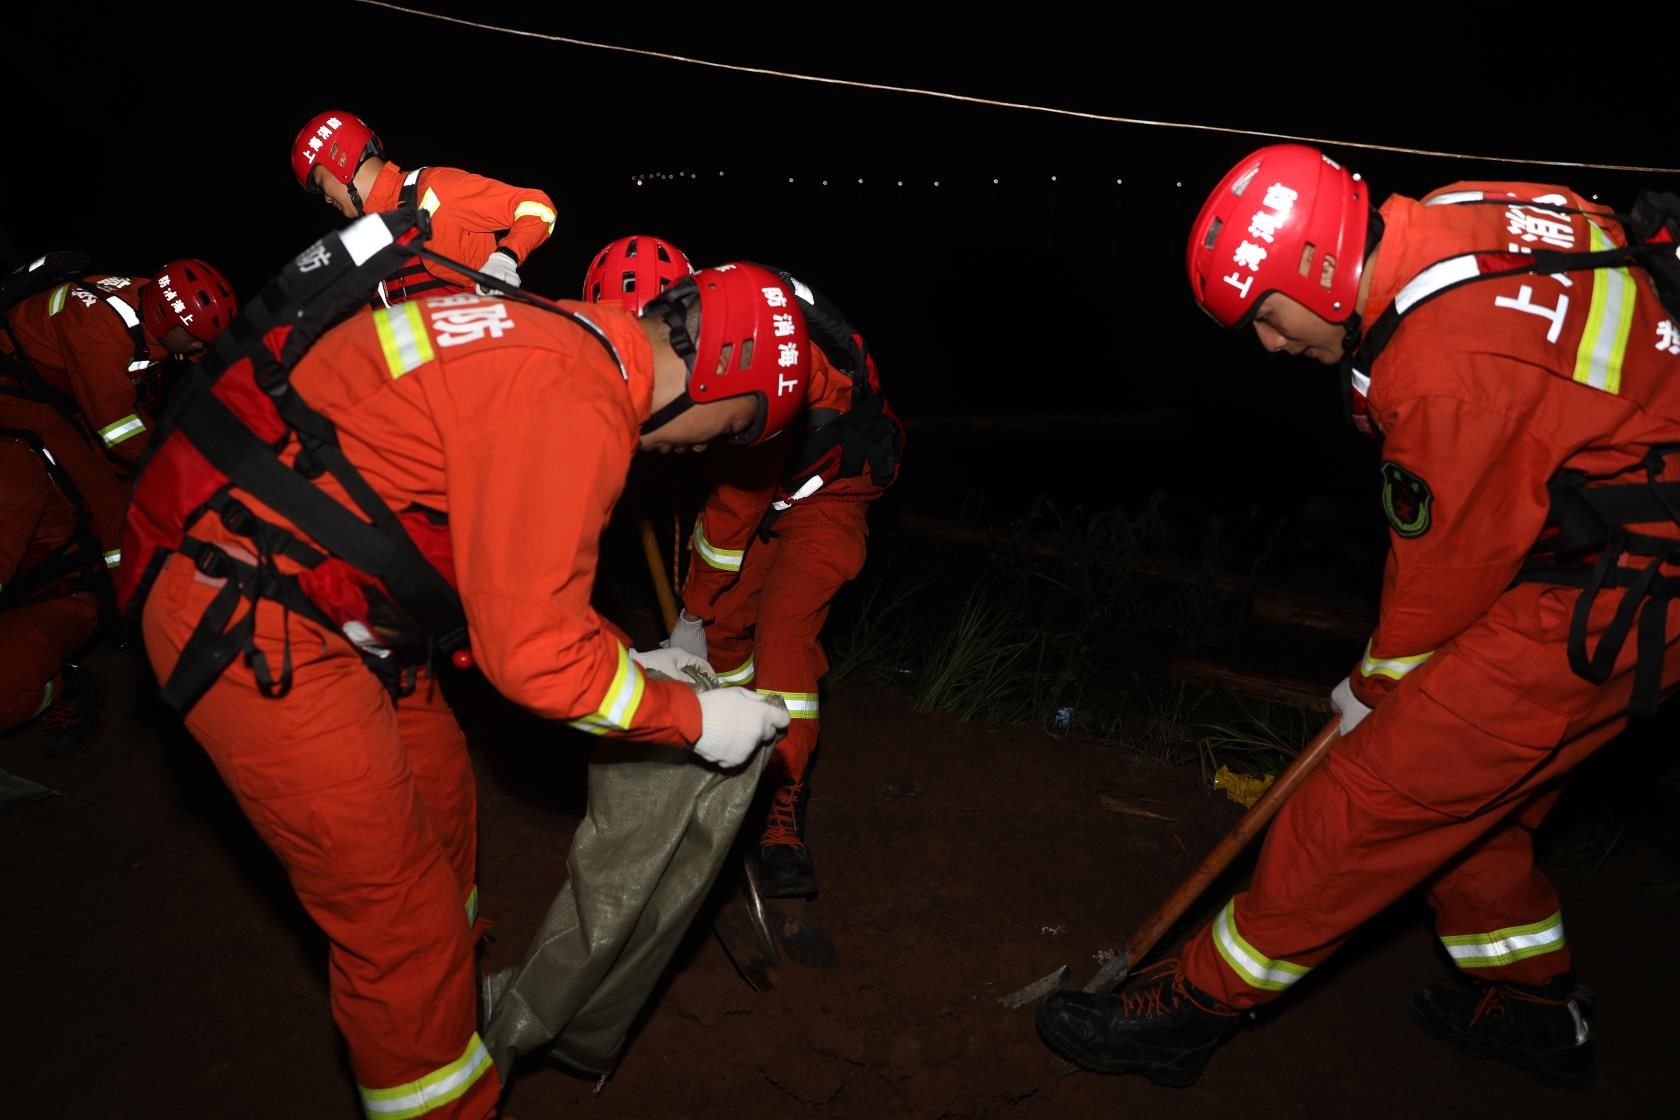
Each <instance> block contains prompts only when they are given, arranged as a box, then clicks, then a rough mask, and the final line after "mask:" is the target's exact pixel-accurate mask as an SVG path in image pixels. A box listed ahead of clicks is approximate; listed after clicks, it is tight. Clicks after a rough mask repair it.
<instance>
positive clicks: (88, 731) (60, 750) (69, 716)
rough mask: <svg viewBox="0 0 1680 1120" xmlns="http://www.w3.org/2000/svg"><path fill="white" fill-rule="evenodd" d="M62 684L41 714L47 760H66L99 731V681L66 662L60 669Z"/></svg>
mask: <svg viewBox="0 0 1680 1120" xmlns="http://www.w3.org/2000/svg"><path fill="white" fill-rule="evenodd" d="M60 673H61V674H62V675H63V680H64V684H63V686H62V687H61V688H60V689H59V690H58V693H57V695H55V696H54V697H53V702H52V705H51V706H50V707H48V708H47V710H46V711H44V712H42V713H41V715H40V725H41V727H43V728H44V729H45V730H46V732H47V742H46V743H45V744H43V745H42V747H41V753H43V754H45V755H46V756H47V757H48V758H68V757H70V756H71V755H74V754H78V753H80V752H81V751H82V750H83V748H85V747H86V746H87V743H88V740H89V739H91V738H92V737H93V736H94V735H95V734H97V733H98V731H99V709H100V701H101V700H102V699H103V697H104V689H103V688H102V687H101V686H100V682H99V678H98V677H96V676H94V675H93V674H92V673H91V672H89V671H88V670H87V669H84V668H82V667H81V666H80V665H72V664H70V663H69V662H65V664H64V668H63V669H61V670H60Z"/></svg>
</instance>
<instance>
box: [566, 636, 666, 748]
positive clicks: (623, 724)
mask: <svg viewBox="0 0 1680 1120" xmlns="http://www.w3.org/2000/svg"><path fill="white" fill-rule="evenodd" d="M646 689H647V679H646V678H645V677H643V676H642V670H641V668H640V667H639V666H637V664H636V663H635V662H634V661H632V660H630V654H629V652H628V651H627V650H625V648H624V647H623V646H622V645H621V646H619V647H618V671H617V672H615V673H614V674H613V679H612V683H611V684H610V685H608V686H607V692H606V695H605V696H603V697H602V698H601V706H600V707H599V708H596V709H595V710H594V711H593V712H591V713H590V714H588V715H586V716H583V717H582V718H580V719H574V720H572V721H570V722H571V725H572V726H573V727H575V728H577V729H578V730H579V731H587V732H589V733H590V734H591V735H605V734H606V733H607V732H609V731H628V730H630V724H631V723H632V722H633V721H634V720H635V718H636V709H638V708H640V707H641V706H642V693H643V692H644V691H645V690H646Z"/></svg>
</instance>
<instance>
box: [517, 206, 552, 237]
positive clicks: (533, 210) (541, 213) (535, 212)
mask: <svg viewBox="0 0 1680 1120" xmlns="http://www.w3.org/2000/svg"><path fill="white" fill-rule="evenodd" d="M530 217H537V218H541V219H542V220H543V224H544V225H546V226H547V227H548V232H549V233H553V232H554V211H552V210H550V209H549V208H548V207H546V206H544V205H543V204H542V203H540V202H521V203H520V204H519V205H518V206H516V207H514V210H513V220H514V221H516V222H517V221H518V220H519V219H521V218H530Z"/></svg>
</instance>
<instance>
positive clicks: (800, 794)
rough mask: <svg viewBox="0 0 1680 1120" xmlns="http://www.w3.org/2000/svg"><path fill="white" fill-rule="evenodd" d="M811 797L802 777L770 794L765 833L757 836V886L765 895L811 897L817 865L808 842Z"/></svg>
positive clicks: (767, 896)
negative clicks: (806, 828) (806, 829)
mask: <svg viewBox="0 0 1680 1120" xmlns="http://www.w3.org/2000/svg"><path fill="white" fill-rule="evenodd" d="M810 798H811V795H810V790H809V787H807V786H806V785H805V782H804V781H803V780H801V781H797V782H787V783H785V784H784V785H782V786H780V787H778V788H777V789H776V791H775V793H773V794H772V795H771V798H770V811H769V814H768V815H767V816H766V818H765V821H764V835H763V836H761V837H759V840H758V887H759V890H761V891H763V892H764V895H765V897H766V898H812V897H814V896H815V895H816V893H817V868H816V865H815V864H813V863H812V862H811V849H810V848H808V847H806V846H805V803H806V802H807V801H809V800H810Z"/></svg>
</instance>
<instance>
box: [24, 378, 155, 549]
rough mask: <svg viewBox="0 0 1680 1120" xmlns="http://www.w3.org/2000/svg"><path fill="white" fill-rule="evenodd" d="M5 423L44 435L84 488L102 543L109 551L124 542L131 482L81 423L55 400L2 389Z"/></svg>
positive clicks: (44, 441) (72, 478)
mask: <svg viewBox="0 0 1680 1120" xmlns="http://www.w3.org/2000/svg"><path fill="white" fill-rule="evenodd" d="M0 428H18V429H21V430H23V431H27V432H34V433H35V434H36V435H37V436H39V437H40V439H41V445H42V446H43V447H45V448H46V449H47V450H48V451H49V452H51V453H52V457H53V458H54V459H55V460H56V461H57V462H58V465H59V466H60V467H62V468H64V473H65V474H67V475H69V476H70V481H71V482H73V483H75V486H76V489H77V490H79V491H81V495H82V500H83V501H84V502H86V503H87V507H88V513H89V515H90V516H91V517H92V520H93V525H92V529H93V535H94V537H95V538H96V539H98V541H99V547H100V548H102V549H104V550H105V551H106V552H107V553H110V552H111V551H112V550H114V549H120V548H122V531H123V514H124V513H125V512H127V510H128V483H127V481H125V479H124V477H123V475H122V474H121V473H119V468H118V467H117V465H116V464H115V463H114V462H113V461H112V460H111V459H110V458H109V457H108V456H107V455H106V454H105V453H104V452H103V451H101V450H100V449H99V448H97V447H95V446H94V445H93V444H92V443H91V442H89V438H88V436H87V435H85V434H84V433H83V432H82V430H81V429H80V428H78V427H77V426H76V425H74V424H72V423H70V421H68V420H66V419H65V418H64V417H63V415H61V414H60V413H59V412H58V410H57V409H55V408H53V407H52V406H51V405H47V404H41V403H40V402H38V401H30V400H25V399H23V398H22V397H15V396H12V395H11V394H9V393H4V392H0Z"/></svg>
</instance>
